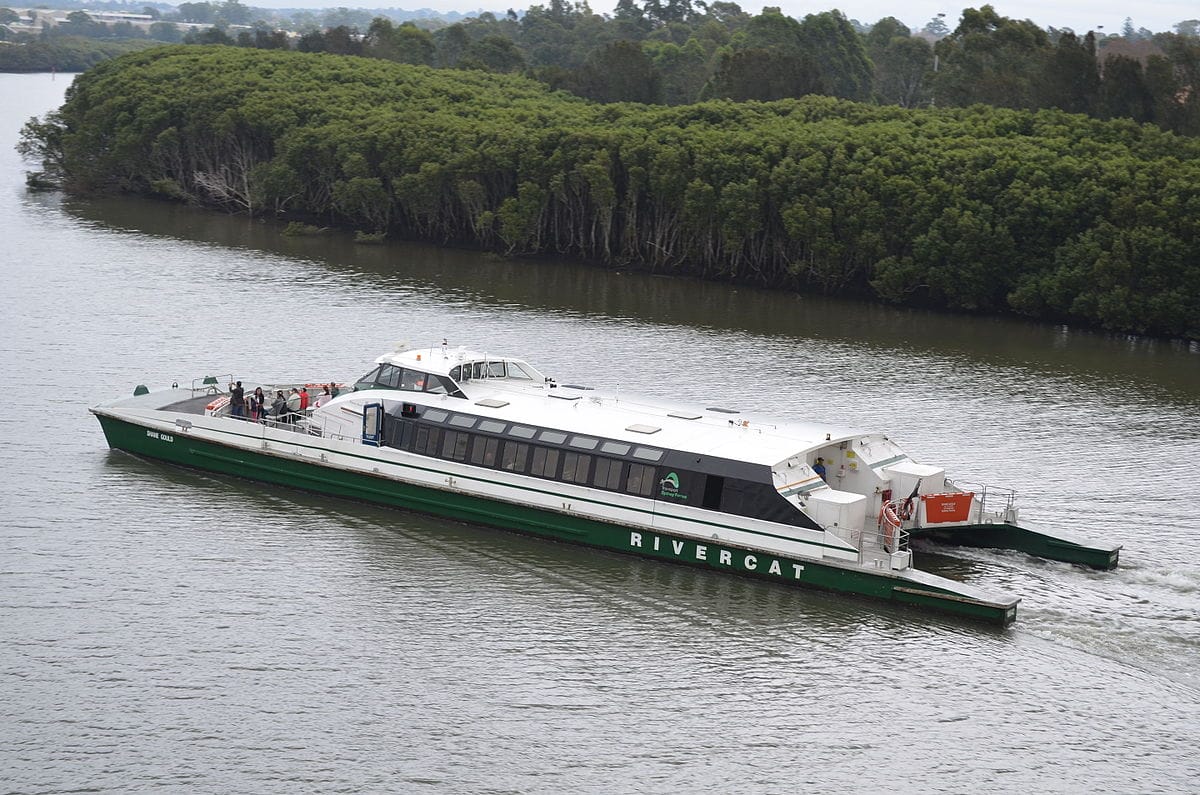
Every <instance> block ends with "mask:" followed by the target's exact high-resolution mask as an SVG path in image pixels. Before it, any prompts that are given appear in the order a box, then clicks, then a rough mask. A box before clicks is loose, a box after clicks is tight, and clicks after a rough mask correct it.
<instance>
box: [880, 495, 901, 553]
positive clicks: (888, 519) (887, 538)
mask: <svg viewBox="0 0 1200 795" xmlns="http://www.w3.org/2000/svg"><path fill="white" fill-rule="evenodd" d="M900 522H901V519H900V516H899V515H898V514H897V513H896V509H895V507H894V506H893V505H892V504H891V503H890V502H885V503H884V504H883V505H882V506H881V507H880V508H879V529H880V530H881V531H882V532H883V545H884V547H885V548H887V550H888V551H889V552H891V550H892V544H893V543H894V542H895V539H896V534H897V531H899V530H900Z"/></svg>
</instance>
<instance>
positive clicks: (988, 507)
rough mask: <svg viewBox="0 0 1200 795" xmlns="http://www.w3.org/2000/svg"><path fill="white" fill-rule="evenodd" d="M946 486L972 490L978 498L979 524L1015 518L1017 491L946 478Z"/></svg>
mask: <svg viewBox="0 0 1200 795" xmlns="http://www.w3.org/2000/svg"><path fill="white" fill-rule="evenodd" d="M946 486H947V487H949V488H954V489H958V490H960V491H973V492H975V496H976V497H977V498H978V499H979V508H978V511H979V514H978V516H977V517H976V521H977V522H978V523H979V524H991V523H996V522H1011V521H1015V520H1016V508H1017V492H1016V490H1014V489H1006V488H1004V487H1003V486H988V485H987V484H984V483H969V482H967V481H954V480H951V479H950V478H946Z"/></svg>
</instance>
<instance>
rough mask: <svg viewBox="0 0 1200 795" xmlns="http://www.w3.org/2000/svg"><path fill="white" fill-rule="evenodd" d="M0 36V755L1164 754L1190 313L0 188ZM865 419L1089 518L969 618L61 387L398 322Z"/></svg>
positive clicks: (828, 761)
mask: <svg viewBox="0 0 1200 795" xmlns="http://www.w3.org/2000/svg"><path fill="white" fill-rule="evenodd" d="M69 80H70V76H64V75H59V76H58V77H57V78H56V79H54V78H52V77H51V76H49V75H0V98H2V100H0V233H2V238H0V269H2V272H0V279H2V282H0V284H2V287H0V364H2V365H3V373H4V375H5V379H6V381H7V383H8V388H7V389H5V390H4V397H3V399H2V400H0V434H2V435H0V439H2V443H0V792H20V793H35V792H37V793H42V792H68V791H70V792H76V791H86V792H114V793H118V792H120V793H123V792H131V791H146V790H157V791H171V790H175V791H187V792H196V791H199V792H221V793H228V792H254V793H258V792H288V793H290V792H346V793H357V792H418V791H419V792H450V793H457V792H487V793H492V792H496V793H499V792H555V793H557V792H690V791H705V792H755V793H758V792H763V793H792V792H799V791H806V792H808V791H812V792H829V791H835V790H836V791H843V792H878V791H883V790H895V791H901V792H920V793H925V792H946V793H962V792H975V791H984V792H1020V793H1029V792H1084V791H1087V792H1121V793H1140V792H1195V791H1196V790H1197V788H1198V786H1200V785H1198V784H1197V781H1198V780H1200V779H1198V776H1200V747H1198V746H1200V556H1198V554H1197V550H1198V549H1200V493H1198V489H1197V469H1198V467H1200V346H1196V345H1187V344H1180V343H1172V342H1168V341H1161V340H1159V341H1155V340H1147V339H1141V338H1132V337H1120V336H1109V335H1103V334H1098V333H1093V332H1087V331H1084V330H1079V329H1073V328H1071V329H1068V328H1065V327H1060V326H1053V325H1039V324H1032V323H1026V322H1023V321H1019V320H1014V319H996V318H984V319H980V318H969V317H954V316H943V315H934V314H928V313H923V312H916V311H905V310H897V309H891V308H885V307H879V306H873V305H868V304H861V303H856V302H850V301H832V300H827V299H822V298H817V297H812V296H799V295H788V294H777V293H771V292H765V291H761V290H756V289H748V288H732V287H730V286H728V285H721V284H710V283H703V282H696V281H690V280H679V279H667V278H661V277H656V276H653V275H648V274H635V273H615V272H608V271H604V270H601V269H595V268H588V267H584V266H579V265H575V264H571V263H566V262H545V261H542V262H525V261H506V260H502V259H498V258H494V257H489V256H484V255H480V254H477V253H473V252H462V251H455V250H448V249H442V248H437V247H432V246H418V245H401V244H394V245H387V246H372V247H364V246H355V245H354V244H353V243H352V242H350V240H349V239H348V238H347V237H346V236H343V235H334V236H330V237H321V238H303V239H296V238H287V237H283V236H281V235H280V227H279V226H278V225H276V224H268V223H261V222H256V221H248V220H246V219H243V218H237V217H230V216H226V215H222V214H218V213H211V212H205V211H200V210H195V209H188V208H184V207H177V206H170V205H163V204H156V203H149V202H144V201H140V200H132V199H109V200H103V201H96V200H93V201H85V200H78V199H65V198H64V197H62V196H61V195H59V194H57V193H53V192H50V193H31V192H28V191H27V190H26V189H25V187H24V184H23V174H24V170H25V169H26V168H27V167H28V166H27V164H23V163H22V162H21V161H20V159H19V158H18V156H17V155H16V153H15V152H14V151H13V144H14V143H15V141H16V135H17V131H18V129H19V128H20V125H21V124H22V123H23V122H24V120H26V119H27V118H29V117H30V116H33V115H35V114H37V115H40V114H42V113H44V112H46V111H47V110H50V109H51V108H53V107H55V106H57V105H58V104H59V103H60V102H61V99H62V94H63V91H64V90H65V89H66V87H67V85H68V84H69ZM443 338H446V339H448V340H449V342H450V344H452V345H459V344H464V345H468V346H471V347H477V348H481V349H485V350H489V351H495V352H503V353H510V354H514V355H519V356H522V357H524V358H526V359H528V360H530V361H531V362H532V363H534V364H535V365H536V366H537V367H539V368H541V369H543V370H545V371H546V372H549V373H551V374H553V375H555V376H557V377H559V378H560V379H561V380H567V381H568V382H574V383H586V384H593V385H597V386H619V387H620V388H621V389H623V390H628V391H633V392H642V393H650V394H654V395H659V396H664V397H675V398H679V399H681V400H684V401H687V402H693V403H700V404H703V405H735V406H737V407H739V408H742V409H744V410H747V411H756V412H762V413H766V414H770V415H775V416H778V417H780V418H783V419H800V418H813V419H821V420H828V421H832V422H837V423H840V424H848V425H853V426H861V427H866V428H870V429H881V430H884V431H886V432H887V433H889V434H890V435H891V436H892V437H893V438H895V439H897V440H898V441H899V442H900V444H901V445H903V446H904V447H905V449H906V450H908V451H909V452H910V453H912V454H913V455H914V456H915V457H916V458H917V459H918V460H922V461H925V462H929V463H937V464H939V465H944V466H946V467H947V469H948V471H949V472H950V474H952V475H956V476H961V477H963V478H964V479H967V480H973V481H981V482H985V483H989V484H993V485H1000V486H1008V487H1011V488H1015V489H1016V490H1017V491H1018V493H1019V494H1020V504H1021V507H1022V513H1023V516H1024V517H1025V518H1032V519H1034V520H1035V521H1036V522H1038V523H1041V524H1045V525H1049V526H1054V527H1060V528H1062V529H1065V530H1069V531H1072V532H1076V533H1079V534H1084V535H1089V536H1092V537H1095V538H1099V539H1104V540H1108V541H1112V542H1116V543H1120V544H1123V545H1124V550H1123V551H1122V558H1121V567H1120V568H1119V569H1118V570H1116V571H1113V572H1093V571H1086V570H1083V569H1079V568H1075V567H1072V566H1069V565H1066V564H1060V563H1052V562H1046V561H1041V560H1037V559H1033V558H1030V557H1028V556H1026V555H1023V554H1020V553H1013V552H996V551H988V550H966V551H961V550H951V549H946V548H939V547H936V546H923V547H918V548H917V552H916V559H917V562H918V566H919V567H921V568H925V569H929V570H932V571H935V572H938V573H941V574H945V575H948V576H955V577H964V578H969V579H970V580H971V581H973V582H977V583H980V584H982V585H984V586H987V587H989V588H991V589H994V590H1002V591H1006V592H1010V593H1013V594H1015V595H1018V596H1020V597H1021V598H1022V600H1023V601H1022V603H1021V607H1020V617H1019V620H1018V622H1017V624H1016V625H1014V626H1013V627H1011V628H1009V629H1007V630H1003V631H1000V630H995V629H990V628H986V627H980V626H978V625H975V624H971V623H968V622H963V621H959V620H956V619H952V618H942V617H939V616H936V615H930V614H926V613H921V612H914V611H909V610H903V609H896V608H893V607H890V606H888V605H886V604H877V603H875V602H870V601H857V600H852V599H848V598H846V597H842V596H839V595H836V594H826V593H820V592H815V591H805V590H791V589H787V588H784V587H780V586H776V585H773V584H770V583H759V582H751V581H747V580H743V579H739V578H736V577H730V576H723V575H720V574H716V573H710V572H705V571H698V570H691V569H685V568H679V567H674V566H670V565H665V564H662V563H656V562H652V561H643V560H638V559H635V558H626V557H621V556H617V555H610V554H604V553H596V552H592V551H589V550H586V549H582V548H575V547H569V546H562V545H558V544H553V543H547V542H543V541H538V540H535V539H529V538H525V537H521V536H518V535H513V534H508V533H504V532H500V531H495V530H489V529H485V528H479V527H473V526H469V525H463V524H458V523H454V522H450V521H444V520H440V519H436V518H430V517H426V516H420V515H416V514H410V513H406V512H402V511H392V510H385V509H381V508H377V507H373V506H370V505H363V504H358V503H354V502H347V501H339V500H332V499H326V498H322V497H318V496H314V495H310V494H306V493H302V492H295V491H290V490H285V489H269V488H264V487H261V486H259V485H256V484H254V483H252V482H250V481H242V480H239V479H235V478H226V477H215V476H210V475H206V474H203V473H200V472H195V471H190V470H184V469H175V468H170V467H166V466H163V465H158V464H155V463H152V462H147V461H143V460H140V459H137V458H134V457H132V456H129V455H126V454H124V453H120V452H114V451H110V450H109V449H108V447H107V445H106V444H105V441H104V437H103V435H102V434H101V432H100V428H99V426H98V424H97V423H96V422H95V420H94V419H93V418H92V417H91V416H90V415H89V414H88V413H87V407H88V406H89V405H93V404H96V403H99V402H103V401H107V400H110V399H112V398H114V397H118V396H121V395H125V394H128V393H129V392H130V391H131V390H132V389H133V387H134V386H135V385H136V384H147V385H148V386H150V387H151V388H152V389H155V388H162V387H164V386H167V385H169V383H170V382H171V381H173V380H178V381H180V382H184V383H186V382H190V381H191V379H193V378H195V377H198V376H203V375H206V374H216V373H221V374H224V373H235V374H238V375H239V377H241V376H246V377H254V378H257V377H262V378H265V379H268V380H271V379H279V380H285V379H289V380H296V379H306V380H321V381H325V380H330V379H334V378H336V379H339V380H345V379H352V378H354V377H355V376H358V375H360V374H362V373H363V372H365V371H366V370H367V369H369V368H368V363H369V362H370V360H371V359H373V358H374V357H375V356H377V355H379V354H380V353H383V352H386V351H388V350H390V349H391V348H392V347H393V346H394V344H395V343H396V342H397V341H400V340H410V341H412V342H413V343H421V344H437V343H440V341H441V340H442V339H443Z"/></svg>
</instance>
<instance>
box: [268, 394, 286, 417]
mask: <svg viewBox="0 0 1200 795" xmlns="http://www.w3.org/2000/svg"><path fill="white" fill-rule="evenodd" d="M285 414H287V398H285V397H284V396H283V390H282V389H276V390H275V400H273V401H272V402H271V416H273V417H274V418H275V421H276V422H284V421H285V420H284V415H285Z"/></svg>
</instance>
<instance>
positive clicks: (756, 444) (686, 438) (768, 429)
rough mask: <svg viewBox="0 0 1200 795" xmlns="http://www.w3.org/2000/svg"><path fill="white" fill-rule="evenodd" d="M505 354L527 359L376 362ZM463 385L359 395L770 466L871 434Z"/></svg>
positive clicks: (515, 385)
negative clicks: (459, 393) (438, 391)
mask: <svg viewBox="0 0 1200 795" xmlns="http://www.w3.org/2000/svg"><path fill="white" fill-rule="evenodd" d="M501 360H503V361H519V362H521V363H522V364H524V360H521V359H514V358H513V357H507V356H502V355H499V354H489V353H482V352H478V351H470V350H466V349H447V350H443V349H442V348H426V349H417V350H407V351H403V352H398V353H392V354H387V355H385V356H381V357H379V358H378V359H376V363H378V364H385V363H387V364H394V365H397V366H400V367H411V368H414V369H420V370H424V371H426V372H431V373H437V374H440V375H449V374H450V372H451V371H452V370H453V369H454V368H455V367H457V366H459V365H461V364H462V363H464V362H476V361H501ZM528 369H532V368H528ZM534 372H536V370H534ZM458 383H459V386H460V387H461V388H462V390H463V392H464V393H465V394H466V395H467V400H463V399H461V398H452V397H447V396H440V395H433V394H429V393H419V392H418V393H414V392H408V391H400V390H371V391H370V392H368V393H365V394H364V393H356V397H369V398H374V399H390V400H398V401H408V402H415V403H420V404H422V405H432V406H437V407H438V408H444V409H447V410H451V411H459V412H464V413H468V414H475V415H478V416H485V417H493V418H495V419H498V420H505V421H508V422H516V423H521V424H527V425H532V426H537V427H542V428H554V429H558V430H562V431H566V432H569V433H579V434H585V435H588V436H597V437H601V438H605V439H616V440H620V441H625V442H629V443H631V444H636V445H644V446H647V447H656V448H661V449H664V450H677V451H680V452H684V453H694V454H696V455H703V456H714V457H718V458H725V459H732V460H737V461H745V462H748V463H756V464H764V465H767V466H772V465H775V464H777V463H780V462H782V461H785V460H787V459H789V458H791V457H793V456H797V455H801V456H802V455H803V454H804V453H806V452H809V451H813V450H817V449H820V448H823V447H827V446H828V445H829V444H830V443H831V442H832V443H836V442H839V441H844V440H850V439H857V438H860V437H862V436H863V435H864V433H863V432H862V431H857V430H854V429H851V428H846V427H844V426H833V425H827V424H824V423H815V422H779V421H775V420H771V419H768V418H765V417H761V416H757V415H754V414H750V413H745V412H741V411H734V410H731V409H722V408H720V407H696V406H687V405H680V404H674V403H669V402H665V401H661V400H657V399H654V398H647V397H642V396H635V395H628V394H625V393H615V392H606V391H603V390H596V389H590V388H587V387H577V386H570V385H553V382H549V381H547V380H545V379H543V380H538V381H531V380H527V379H522V380H515V379H508V378H504V379H475V380H460V381H459V382H458ZM339 402H340V401H339Z"/></svg>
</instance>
